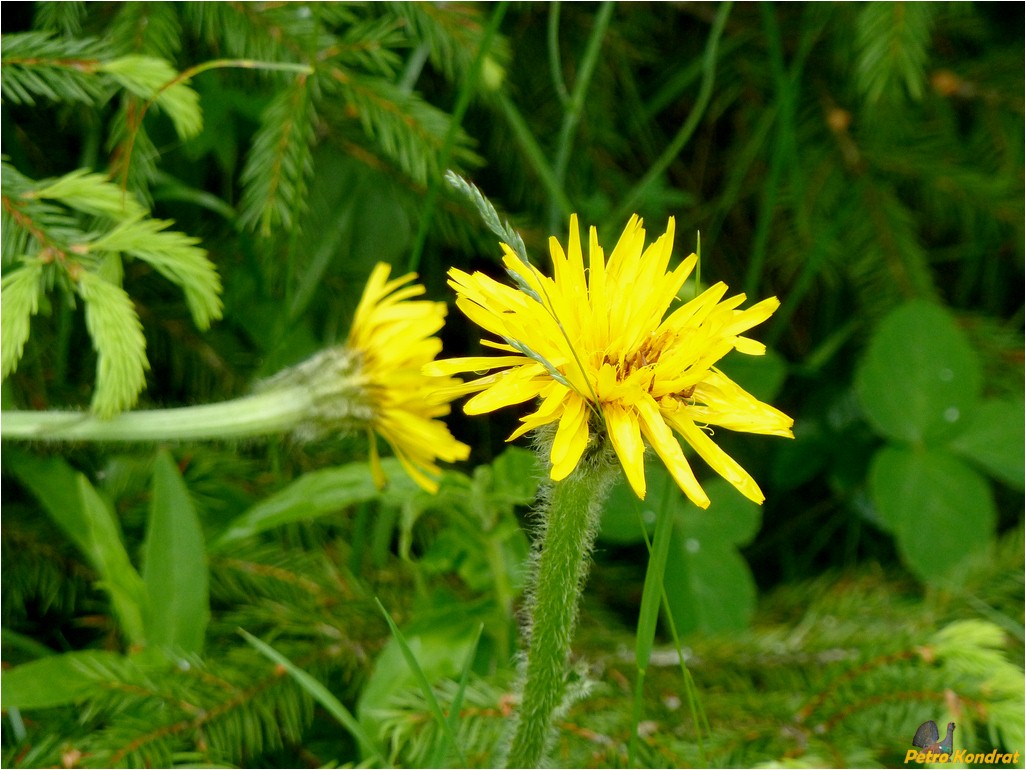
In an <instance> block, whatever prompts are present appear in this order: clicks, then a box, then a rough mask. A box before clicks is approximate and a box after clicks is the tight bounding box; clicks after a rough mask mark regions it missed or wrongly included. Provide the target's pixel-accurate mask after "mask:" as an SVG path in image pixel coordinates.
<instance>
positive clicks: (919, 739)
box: [912, 719, 955, 754]
mask: <svg viewBox="0 0 1026 770" xmlns="http://www.w3.org/2000/svg"><path fill="white" fill-rule="evenodd" d="M954 735H955V723H954V722H948V734H947V735H945V736H944V740H943V741H942V740H940V733H939V732H938V731H937V723H936V722H934V721H933V720H932V719H931V720H930V721H929V722H923V723H922V724H921V725H919V729H918V730H916V734H915V737H914V738H913V739H912V745H913V746H918V747H919V748H921V749H922V750H923V751H924V752H925V753H927V754H929V753H931V752H932V753H934V754H951V750H952V746H953V743H954Z"/></svg>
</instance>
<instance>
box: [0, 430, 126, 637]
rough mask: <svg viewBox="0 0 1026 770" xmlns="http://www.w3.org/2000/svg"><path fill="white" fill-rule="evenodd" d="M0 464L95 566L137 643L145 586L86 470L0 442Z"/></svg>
mask: <svg viewBox="0 0 1026 770" xmlns="http://www.w3.org/2000/svg"><path fill="white" fill-rule="evenodd" d="M4 464H5V465H6V467H7V469H8V470H10V471H12V472H13V473H14V474H15V475H16V476H17V477H18V479H19V480H20V481H21V482H22V483H23V484H24V485H25V486H26V487H28V489H29V490H30V491H31V492H32V493H33V494H34V495H35V496H36V498H38V500H39V502H40V503H41V504H42V506H43V509H44V510H45V511H46V512H47V513H48V514H49V515H50V518H52V519H53V520H54V521H55V522H56V523H57V525H58V526H59V527H60V528H61V529H62V530H63V531H64V533H65V534H66V535H67V536H68V538H69V539H70V540H71V541H72V542H73V543H74V544H75V545H76V546H77V547H78V549H79V550H80V551H81V552H82V555H83V556H85V558H86V560H87V561H88V562H89V563H90V564H91V565H92V567H93V568H94V569H95V570H96V571H97V573H98V574H99V585H100V587H101V588H103V589H104V590H105V591H106V592H107V593H108V594H110V597H111V603H112V605H113V607H114V611H115V614H116V615H117V616H118V619H119V620H120V622H121V626H122V629H123V630H124V632H125V635H126V636H127V637H128V639H129V640H130V641H131V642H132V643H134V644H142V643H143V642H144V641H145V634H144V630H143V621H142V618H143V613H144V609H145V607H146V589H145V586H144V585H143V581H142V578H141V577H139V573H138V572H136V570H135V567H133V566H132V563H131V561H130V560H129V558H128V554H127V552H126V551H125V546H124V544H123V543H122V540H121V531H120V528H119V526H118V522H117V518H116V517H115V515H114V511H113V509H112V508H111V506H110V504H109V503H107V502H106V501H105V500H103V498H101V497H100V495H99V494H98V493H97V492H96V490H95V489H93V487H92V485H91V484H90V483H89V481H88V480H87V479H86V477H85V476H83V475H82V474H80V473H78V472H76V471H75V470H74V469H73V468H71V466H69V465H68V464H67V463H66V462H65V461H64V460H62V459H60V458H57V457H52V458H48V459H46V460H40V459H38V458H36V457H33V456H31V455H29V454H25V453H22V452H19V451H17V450H15V449H6V448H5V449H4Z"/></svg>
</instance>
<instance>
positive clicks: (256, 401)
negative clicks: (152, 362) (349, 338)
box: [0, 348, 372, 441]
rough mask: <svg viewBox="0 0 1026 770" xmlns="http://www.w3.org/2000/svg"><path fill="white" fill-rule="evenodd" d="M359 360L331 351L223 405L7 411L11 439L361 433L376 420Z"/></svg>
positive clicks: (2, 421) (0, 420)
mask: <svg viewBox="0 0 1026 770" xmlns="http://www.w3.org/2000/svg"><path fill="white" fill-rule="evenodd" d="M371 416H372V415H371V412H370V407H369V406H368V405H367V402H366V397H365V395H364V394H363V386H362V383H361V382H360V379H359V370H358V362H357V359H356V358H355V357H354V356H353V355H352V354H351V353H349V352H348V351H346V350H345V349H344V348H330V349H328V350H326V351H322V352H321V353H318V354H317V355H315V356H313V357H311V358H310V359H308V360H307V361H304V362H303V363H301V364H299V365H297V366H294V367H292V368H291V369H287V370H285V371H284V372H281V373H279V374H277V375H275V376H274V377H272V378H271V379H269V380H267V381H266V382H265V383H263V384H262V385H261V386H260V387H259V391H258V392H257V393H254V394H253V395H249V396H242V397H240V398H236V399H233V400H231V401H224V402H221V403H218V404H202V405H198V406H183V407H178V408H171V409H149V410H140V411H136V412H122V413H121V414H118V415H115V416H114V417H112V418H109V419H104V418H100V417H97V416H96V415H93V414H89V413H87V412H68V411H63V412H60V411H52V412H40V411H4V412H2V413H0V425H2V433H3V437H4V438H5V439H30V440H34V441H202V440H211V439H213V440H226V439H238V438H252V437H256V436H266V435H274V434H280V433H292V434H293V435H295V436H296V437H297V438H298V439H300V440H304V439H311V438H316V437H318V436H320V435H323V434H326V433H329V432H332V431H338V432H342V431H346V430H355V429H362V428H364V427H365V426H366V424H367V422H368V420H370V418H371Z"/></svg>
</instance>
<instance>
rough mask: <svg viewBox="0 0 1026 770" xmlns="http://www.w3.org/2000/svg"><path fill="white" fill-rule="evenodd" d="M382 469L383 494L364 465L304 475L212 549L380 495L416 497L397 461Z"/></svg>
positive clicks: (256, 508) (390, 460)
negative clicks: (383, 472) (383, 476)
mask: <svg viewBox="0 0 1026 770" xmlns="http://www.w3.org/2000/svg"><path fill="white" fill-rule="evenodd" d="M381 466H382V468H383V469H384V471H385V475H386V476H387V477H388V480H389V486H388V487H387V488H386V490H385V492H382V491H380V490H378V489H377V488H375V486H374V481H373V479H371V474H370V468H369V467H368V465H367V463H363V462H356V463H351V464H349V465H343V466H340V467H338V468H325V469H324V470H320V471H313V472H311V473H305V474H303V475H302V476H301V477H300V478H298V479H296V481H294V482H293V483H292V484H290V485H289V486H287V487H285V488H284V489H282V490H281V491H280V492H277V493H276V494H273V495H271V496H270V497H268V498H266V499H265V500H263V501H261V502H259V503H257V504H256V505H254V506H253V507H252V508H250V509H249V510H248V511H246V512H245V513H244V514H242V515H241V516H239V517H238V518H237V519H235V520H234V521H233V522H232V523H231V524H230V525H229V527H228V529H227V531H226V532H225V533H224V534H223V535H221V537H220V538H218V539H217V542H216V543H214V544H213V545H212V546H211V549H212V550H223V549H224V548H225V547H226V546H227V545H228V544H229V543H231V542H233V541H235V540H239V539H241V538H245V537H250V536H251V535H255V534H257V533H259V532H264V531H265V530H268V529H273V528H274V527H280V526H282V525H284V524H292V523H295V522H297V521H308V520H310V519H313V518H316V517H318V516H323V515H325V514H328V513H334V512H336V511H340V510H342V509H343V508H346V507H348V506H350V505H354V504H356V503H362V502H366V501H367V500H373V499H375V498H377V497H380V496H382V495H385V496H389V495H395V496H396V497H398V498H402V499H407V500H408V499H409V498H410V497H411V496H414V495H416V494H417V490H418V488H417V487H416V485H415V484H414V483H413V481H412V480H411V479H410V477H409V476H407V475H406V473H405V471H403V469H402V465H401V464H400V463H399V461H398V460H396V459H395V458H394V457H389V458H384V459H383V460H382V461H381Z"/></svg>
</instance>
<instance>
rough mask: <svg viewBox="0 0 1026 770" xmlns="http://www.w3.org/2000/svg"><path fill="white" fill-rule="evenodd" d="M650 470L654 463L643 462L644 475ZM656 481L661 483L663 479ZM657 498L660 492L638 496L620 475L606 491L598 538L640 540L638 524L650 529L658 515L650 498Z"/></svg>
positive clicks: (623, 542) (640, 526)
mask: <svg viewBox="0 0 1026 770" xmlns="http://www.w3.org/2000/svg"><path fill="white" fill-rule="evenodd" d="M653 471H654V472H656V473H658V471H657V470H656V469H655V467H654V464H646V466H645V476H646V478H651V477H650V476H649V473H651V472H653ZM656 483H659V484H661V483H662V479H661V478H660V479H659V481H658V482H656ZM661 490H662V487H660V491H661ZM660 499H662V498H661V496H660V495H652V494H648V495H646V496H645V499H644V500H639V499H638V496H637V495H636V494H634V492H633V491H632V490H631V488H630V485H628V484H627V482H626V480H624V479H623V478H621V479H620V480H619V481H617V482H616V484H615V485H614V486H613V488H612V489H611V490H610V491H609V496H608V497H607V498H606V503H605V506H603V508H602V518H601V522H600V527H599V538H600V539H601V540H603V541H605V542H607V543H619V544H630V543H640V542H642V541H643V540H644V539H645V537H644V534H643V533H642V529H641V528H642V526H644V528H645V531H646V532H648V533H649V534H651V533H652V531H653V529H654V527H655V524H656V519H657V518H658V517H657V515H656V507H655V503H654V502H653V501H655V500H660Z"/></svg>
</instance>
